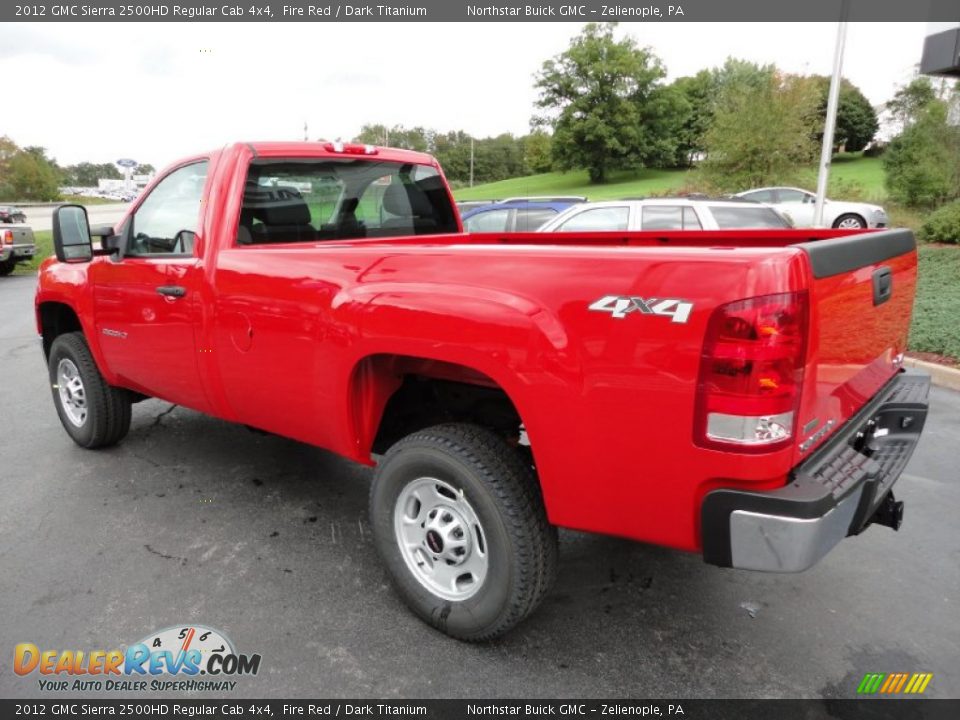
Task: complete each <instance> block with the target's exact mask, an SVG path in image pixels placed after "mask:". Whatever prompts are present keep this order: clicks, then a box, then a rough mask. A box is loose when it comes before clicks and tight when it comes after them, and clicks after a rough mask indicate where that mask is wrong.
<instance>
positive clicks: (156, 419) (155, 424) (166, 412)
mask: <svg viewBox="0 0 960 720" xmlns="http://www.w3.org/2000/svg"><path fill="white" fill-rule="evenodd" d="M176 409H177V406H176V405H171V406H170V407H168V408H167V409H166V410H164V411H163V412H162V413H160V414H159V415H157V416H156V417H154V418H153V425H151V426H150V427H158V426H159V425H160V421H161V420H163V418H165V417H166V416H167V415H169V414H170V413H172V412H173V411H174V410H176Z"/></svg>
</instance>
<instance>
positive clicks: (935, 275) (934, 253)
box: [909, 245, 960, 360]
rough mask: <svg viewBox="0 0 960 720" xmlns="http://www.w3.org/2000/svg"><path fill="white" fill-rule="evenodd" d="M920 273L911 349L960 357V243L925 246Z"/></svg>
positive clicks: (921, 251)
mask: <svg viewBox="0 0 960 720" xmlns="http://www.w3.org/2000/svg"><path fill="white" fill-rule="evenodd" d="M918 277H919V280H918V287H917V300H916V303H915V305H914V308H913V325H912V326H911V327H910V342H909V347H910V349H911V350H916V351H920V352H930V353H936V354H938V355H946V356H948V357H951V358H953V359H955V360H960V322H958V320H957V318H960V246H953V245H924V246H922V247H921V248H920V272H919V276H918Z"/></svg>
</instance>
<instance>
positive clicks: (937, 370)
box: [903, 356, 960, 392]
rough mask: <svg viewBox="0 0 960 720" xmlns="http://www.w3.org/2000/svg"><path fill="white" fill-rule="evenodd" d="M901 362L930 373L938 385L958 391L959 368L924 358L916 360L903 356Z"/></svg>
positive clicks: (959, 390)
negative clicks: (938, 363)
mask: <svg viewBox="0 0 960 720" xmlns="http://www.w3.org/2000/svg"><path fill="white" fill-rule="evenodd" d="M903 364H904V365H906V366H907V367H911V368H916V369H917V370H923V371H925V372H928V373H930V378H931V379H932V380H933V384H934V385H937V386H938V387H943V388H947V389H948V390H956V391H958V392H960V369H957V368H952V367H947V366H946V365H937V364H936V363H932V362H927V361H926V360H917V359H916V358H912V357H909V356H907V357H905V358H904V359H903Z"/></svg>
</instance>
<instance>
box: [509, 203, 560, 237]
mask: <svg viewBox="0 0 960 720" xmlns="http://www.w3.org/2000/svg"><path fill="white" fill-rule="evenodd" d="M556 214H557V211H556V210H551V209H550V208H521V209H519V210H517V228H516V229H517V232H533V231H534V230H539V229H540V227H541V226H542V225H543V224H544V223H545V222H547V220H549V219H551V218H552V217H554V216H555V215H556Z"/></svg>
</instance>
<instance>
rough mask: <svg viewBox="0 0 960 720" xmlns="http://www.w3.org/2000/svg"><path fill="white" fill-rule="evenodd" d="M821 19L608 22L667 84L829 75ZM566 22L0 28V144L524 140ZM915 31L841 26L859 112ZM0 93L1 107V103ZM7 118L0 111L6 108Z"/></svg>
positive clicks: (150, 150) (164, 157) (95, 157)
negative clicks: (736, 66)
mask: <svg viewBox="0 0 960 720" xmlns="http://www.w3.org/2000/svg"><path fill="white" fill-rule="evenodd" d="M836 29H837V25H836V23H826V22H821V23H704V24H698V23H622V24H621V25H620V26H619V28H618V29H617V32H618V34H619V35H630V36H632V37H634V38H635V39H636V40H637V42H638V43H639V44H640V45H642V46H648V47H650V48H652V49H653V51H654V52H655V53H656V54H657V55H658V56H659V57H660V58H661V60H662V61H663V63H664V64H665V66H666V69H667V72H668V80H670V79H673V78H676V77H680V76H684V75H691V74H694V73H696V72H697V71H698V70H700V69H702V68H705V67H714V66H717V65H721V64H722V63H723V61H724V59H725V58H727V57H729V56H733V57H738V58H743V59H746V60H752V61H756V62H759V63H775V64H776V65H777V66H778V67H780V68H781V69H782V70H785V71H787V72H793V73H804V74H824V75H828V74H830V72H831V69H832V64H833V49H834V43H835V40H836ZM579 30H580V25H579V24H577V23H562V22H552V23H551V22H544V23H486V22H478V23H446V24H445V23H396V24H391V23H337V24H324V23H302V24H301V23H297V24H293V23H282V24H281V23H272V24H258V23H234V24H231V23H126V24H120V23H83V24H80V23H75V24H69V23H36V24H31V23H28V24H19V23H17V24H5V25H4V24H2V23H0V37H3V39H4V41H3V42H2V43H0V78H4V86H5V88H10V87H16V88H17V91H16V92H15V93H14V94H13V96H12V97H11V96H10V95H9V94H7V93H6V92H5V94H4V101H3V105H5V106H6V107H7V108H8V109H7V110H6V111H4V112H2V113H0V136H2V135H8V136H10V137H11V138H12V139H13V141H14V142H16V143H17V144H18V145H20V146H21V147H23V146H27V145H40V146H43V147H46V148H47V149H48V152H49V154H50V155H51V156H53V157H55V158H56V159H57V161H58V162H59V163H60V164H61V165H70V164H74V163H77V162H81V161H90V162H110V161H114V160H117V159H119V158H132V159H134V160H136V161H138V162H141V163H151V164H153V165H155V166H156V167H157V168H160V167H162V166H164V165H166V164H167V163H169V162H173V161H174V160H176V159H177V158H179V157H181V156H184V155H189V154H192V153H195V152H201V151H205V150H208V149H212V148H216V147H220V146H223V145H225V144H227V143H229V142H233V141H236V140H285V139H298V140H299V139H303V126H304V122H306V123H307V125H308V132H309V137H310V139H318V138H325V139H337V138H342V139H344V140H349V139H350V138H351V137H353V136H354V135H355V134H356V133H357V132H358V131H359V129H360V127H361V126H362V125H363V124H365V123H385V124H388V125H394V124H402V125H406V126H416V125H421V126H425V127H430V128H435V129H437V130H440V131H448V130H455V129H463V130H465V131H467V132H468V133H470V134H473V135H475V136H477V137H484V136H488V135H497V134H500V133H503V132H511V133H515V134H524V133H526V132H528V130H529V121H530V116H531V114H532V113H533V106H534V102H535V100H536V91H535V89H534V87H533V76H534V74H535V73H536V71H537V70H538V69H539V68H540V66H541V64H542V63H543V61H544V60H546V59H547V58H550V57H552V56H554V55H556V54H558V53H560V52H562V51H563V50H564V49H565V48H566V47H567V45H568V43H569V40H570V38H571V37H573V36H574V35H576V34H577V33H578V32H579ZM927 30H928V26H927V24H926V23H851V24H850V26H849V33H848V37H847V46H846V55H845V62H844V75H845V76H846V77H847V78H849V79H850V80H851V81H852V82H854V83H855V84H856V85H858V86H859V87H860V88H861V89H862V90H863V92H864V94H865V95H866V96H867V97H868V98H869V99H870V101H871V102H872V103H874V104H875V105H876V104H880V103H883V102H885V101H886V100H888V99H890V97H892V96H893V94H894V92H896V89H897V87H898V86H899V85H901V84H903V83H905V82H908V81H909V80H910V78H911V77H912V76H913V73H914V68H915V65H916V64H917V63H919V61H920V55H921V52H922V48H923V40H924V37H925V35H926V33H927ZM11 100H12V101H13V102H12V104H11ZM10 108H12V109H13V112H11V111H10Z"/></svg>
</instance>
